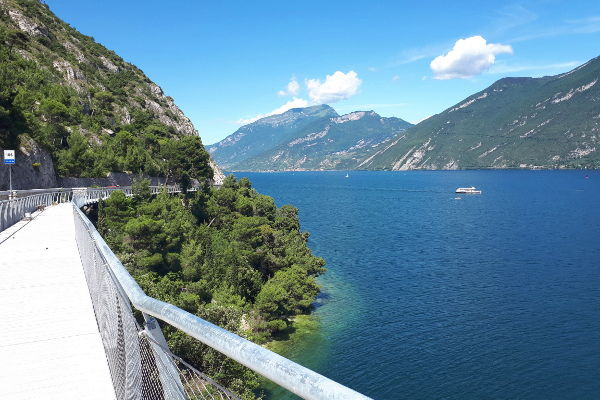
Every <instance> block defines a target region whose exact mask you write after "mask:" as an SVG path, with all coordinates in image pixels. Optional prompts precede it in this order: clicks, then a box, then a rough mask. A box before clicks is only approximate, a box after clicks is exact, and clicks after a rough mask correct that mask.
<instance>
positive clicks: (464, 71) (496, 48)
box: [430, 36, 513, 79]
mask: <svg viewBox="0 0 600 400" xmlns="http://www.w3.org/2000/svg"><path fill="white" fill-rule="evenodd" d="M512 52H513V49H512V47H511V46H509V45H504V44H500V43H487V42H486V40H485V39H484V38H483V37H481V36H472V37H469V38H466V39H459V40H457V41H456V43H455V44H454V47H453V48H452V50H450V51H449V52H448V53H446V54H444V55H441V56H437V57H436V58H434V59H433V61H432V62H431V64H430V67H431V69H432V71H433V73H434V75H435V79H454V78H469V77H471V76H475V75H479V74H481V73H482V72H484V71H486V70H487V69H488V68H489V67H490V66H491V65H493V64H494V63H495V62H496V55H497V54H503V53H508V54H512Z"/></svg>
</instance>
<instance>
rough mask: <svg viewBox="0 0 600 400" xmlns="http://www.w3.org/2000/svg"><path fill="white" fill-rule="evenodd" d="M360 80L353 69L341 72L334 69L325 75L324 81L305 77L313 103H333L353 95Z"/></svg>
mask: <svg viewBox="0 0 600 400" xmlns="http://www.w3.org/2000/svg"><path fill="white" fill-rule="evenodd" d="M361 83H362V81H361V80H360V79H359V78H358V75H357V74H356V72H354V71H349V72H347V73H343V72H341V71H336V72H334V73H333V74H332V75H327V76H326V77H325V81H324V82H321V80H319V79H307V80H306V87H307V89H308V96H309V97H310V99H311V100H312V102H313V103H315V104H324V103H335V102H337V101H340V100H345V99H347V98H349V97H352V96H354V95H355V94H356V93H357V92H358V88H359V87H360V85H361Z"/></svg>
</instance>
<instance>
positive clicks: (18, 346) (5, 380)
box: [0, 203, 115, 400]
mask: <svg viewBox="0 0 600 400" xmlns="http://www.w3.org/2000/svg"><path fill="white" fill-rule="evenodd" d="M0 241H3V243H2V244H0V265H1V267H0V315H1V316H2V326H1V328H0V360H2V361H1V364H2V373H1V374H0V398H2V399H11V400H20V399H61V400H62V399H114V398H115V391H114V388H113V384H112V380H111V376H110V371H109V368H108V363H107V361H106V355H105V353H104V347H103V345H102V337H101V336H100V332H99V330H98V325H97V323H96V318H95V317H94V308H93V306H92V300H91V298H90V292H89V290H88V287H87V283H86V280H85V275H84V272H83V267H82V264H81V259H80V257H79V251H78V250H77V243H76V242H75V224H74V220H73V207H72V206H71V204H70V203H63V204H59V205H56V206H52V207H48V208H47V209H46V210H45V211H43V212H41V213H37V215H36V216H35V219H33V220H31V221H21V222H19V223H17V224H16V225H13V226H12V227H10V228H8V229H7V230H6V231H4V232H2V233H0Z"/></svg>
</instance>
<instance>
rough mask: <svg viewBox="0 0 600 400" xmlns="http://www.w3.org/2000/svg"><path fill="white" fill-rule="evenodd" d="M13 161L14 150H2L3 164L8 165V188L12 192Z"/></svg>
mask: <svg viewBox="0 0 600 400" xmlns="http://www.w3.org/2000/svg"><path fill="white" fill-rule="evenodd" d="M14 163H15V151H14V150H4V165H8V190H9V191H10V192H12V168H11V167H12V165H13V164H14Z"/></svg>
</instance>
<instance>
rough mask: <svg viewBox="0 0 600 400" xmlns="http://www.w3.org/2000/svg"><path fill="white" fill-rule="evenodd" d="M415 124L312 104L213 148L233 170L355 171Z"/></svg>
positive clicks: (264, 121)
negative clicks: (339, 111)
mask: <svg viewBox="0 0 600 400" xmlns="http://www.w3.org/2000/svg"><path fill="white" fill-rule="evenodd" d="M410 126H411V124H410V123H408V122H406V121H403V120H401V119H399V118H383V117H381V116H379V115H378V114H376V113H375V112H373V111H356V112H353V113H350V114H346V115H342V116H339V115H338V113H337V112H335V110H333V109H332V108H331V107H329V106H327V105H322V106H313V107H307V108H297V109H292V110H289V111H287V112H285V113H283V114H280V115H275V116H271V117H267V118H263V119H260V120H258V121H256V122H254V123H252V124H249V125H245V126H243V127H241V128H240V129H238V130H237V131H236V132H235V133H234V134H232V135H230V136H228V137H227V138H225V139H224V140H222V141H221V142H219V143H217V144H215V145H212V146H209V147H208V149H209V151H210V152H212V155H213V157H214V158H215V159H216V160H217V161H218V162H219V163H220V164H221V165H223V166H224V167H225V168H227V169H229V170H234V171H240V170H246V171H269V170H305V169H309V170H321V169H353V168H355V167H356V165H357V164H358V163H359V162H360V161H361V160H364V159H365V158H367V157H368V156H369V155H370V154H372V153H374V152H376V151H377V150H378V149H380V148H381V147H383V145H384V144H385V143H387V142H389V141H390V140H392V139H394V138H395V137H396V136H397V135H399V134H400V133H402V132H404V131H405V130H406V129H407V128H408V127H410Z"/></svg>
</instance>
